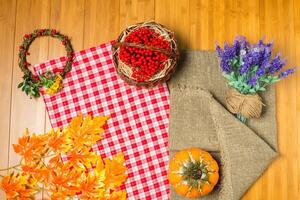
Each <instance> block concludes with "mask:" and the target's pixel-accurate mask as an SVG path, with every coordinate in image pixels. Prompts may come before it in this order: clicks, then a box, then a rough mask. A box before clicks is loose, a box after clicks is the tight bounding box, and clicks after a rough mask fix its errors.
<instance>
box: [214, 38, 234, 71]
mask: <svg viewBox="0 0 300 200" xmlns="http://www.w3.org/2000/svg"><path fill="white" fill-rule="evenodd" d="M216 49H217V52H218V55H219V57H220V58H221V69H222V71H223V72H225V73H229V72H231V70H232V68H231V61H232V60H233V59H234V58H235V57H236V56H237V54H236V52H237V50H236V47H234V46H229V45H228V44H226V43H225V45H224V50H222V49H221V47H220V46H219V45H217V47H216Z"/></svg>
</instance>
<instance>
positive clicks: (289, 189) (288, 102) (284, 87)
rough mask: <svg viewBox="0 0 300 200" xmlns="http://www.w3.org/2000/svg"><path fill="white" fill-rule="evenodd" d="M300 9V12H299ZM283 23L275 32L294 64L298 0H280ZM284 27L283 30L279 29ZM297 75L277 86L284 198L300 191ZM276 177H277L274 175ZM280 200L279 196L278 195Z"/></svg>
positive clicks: (280, 19)
mask: <svg viewBox="0 0 300 200" xmlns="http://www.w3.org/2000/svg"><path fill="white" fill-rule="evenodd" d="M298 12H299V11H298ZM278 13H279V16H280V17H279V18H278V20H279V26H278V27H273V32H277V33H278V34H279V36H278V38H277V40H276V42H277V41H278V43H279V44H278V50H279V51H280V52H282V54H283V55H284V57H286V58H287V59H288V62H287V66H294V65H295V64H296V63H295V60H296V57H295V47H296V44H295V34H294V2H293V0H278ZM278 30H280V31H278ZM296 78H297V77H296V76H291V77H289V78H287V79H284V80H283V81H281V82H280V83H279V84H277V85H276V89H277V90H276V91H277V111H278V112H277V120H278V122H279V132H278V133H279V138H278V139H279V148H280V153H281V155H282V157H283V161H284V162H282V163H283V164H282V165H281V168H280V170H281V172H282V175H281V179H280V180H278V183H280V184H282V183H283V187H280V193H279V194H278V196H280V198H281V199H299V196H298V193H297V190H298V184H299V183H298V182H299V180H297V175H298V162H294V159H295V157H296V155H297V152H298V151H299V147H298V144H297V140H296V139H295V138H297V127H298V126H299V122H298V125H297V121H296V102H297V101H296V100H297V99H296V92H297V90H296ZM274 176H276V175H275V174H274ZM278 199H279V198H278Z"/></svg>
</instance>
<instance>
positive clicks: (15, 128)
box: [9, 0, 50, 198]
mask: <svg viewBox="0 0 300 200" xmlns="http://www.w3.org/2000/svg"><path fill="white" fill-rule="evenodd" d="M49 8H50V7H49V2H48V1H47V0H46V1H39V0H22V1H18V2H17V14H16V27H15V29H16V31H15V44H16V45H15V46H18V44H20V43H21V42H22V40H23V35H24V34H25V33H31V32H32V31H33V30H34V29H36V28H40V27H41V28H42V27H47V26H48V25H49V14H48V13H49ZM18 50H19V49H18V48H15V50H14V55H15V56H14V68H13V82H12V100H11V101H12V105H11V125H10V135H11V137H10V145H12V144H13V143H16V142H17V139H18V137H20V136H22V132H23V130H24V129H25V128H26V127H28V128H29V130H31V131H32V132H36V133H43V132H44V123H45V107H44V103H43V100H42V99H41V98H39V99H29V97H27V96H26V95H25V94H24V93H23V92H21V90H19V89H17V87H16V86H17V84H18V83H19V82H20V81H21V77H22V75H23V74H22V72H21V70H20V69H19V67H18V57H17V55H18ZM30 53H31V55H30V56H29V57H28V60H29V61H30V62H31V63H33V64H34V63H38V62H42V61H44V60H46V59H47V55H48V42H47V39H39V40H37V41H35V42H34V43H33V44H32V46H31V48H30ZM19 159H20V158H19V157H18V156H16V154H15V153H14V151H13V148H12V147H11V146H10V149H9V164H10V165H14V164H17V163H18V162H19ZM41 197H42V193H40V194H39V195H38V198H41Z"/></svg>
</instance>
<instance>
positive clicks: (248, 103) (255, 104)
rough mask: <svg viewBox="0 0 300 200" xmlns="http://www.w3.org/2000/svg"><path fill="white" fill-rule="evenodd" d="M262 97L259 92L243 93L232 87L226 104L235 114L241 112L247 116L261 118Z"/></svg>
mask: <svg viewBox="0 0 300 200" xmlns="http://www.w3.org/2000/svg"><path fill="white" fill-rule="evenodd" d="M263 105H264V104H263V103H262V99H261V97H260V96H259V95H258V94H256V93H255V94H247V95H246V94H241V93H240V92H239V91H237V90H236V89H234V88H230V89H229V90H228V92H227V95H226V106H227V108H228V110H229V111H230V112H231V113H233V114H240V115H242V116H243V117H245V118H248V119H249V118H259V117H260V116H261V113H262V106H263Z"/></svg>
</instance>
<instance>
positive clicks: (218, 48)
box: [216, 44, 223, 57]
mask: <svg viewBox="0 0 300 200" xmlns="http://www.w3.org/2000/svg"><path fill="white" fill-rule="evenodd" d="M216 50H217V53H218V55H219V57H222V56H223V50H222V48H221V47H220V46H219V45H218V44H217V45H216Z"/></svg>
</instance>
